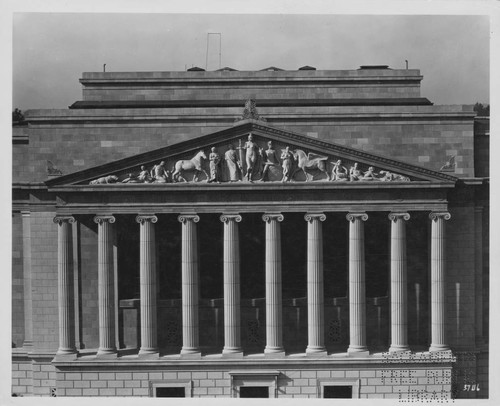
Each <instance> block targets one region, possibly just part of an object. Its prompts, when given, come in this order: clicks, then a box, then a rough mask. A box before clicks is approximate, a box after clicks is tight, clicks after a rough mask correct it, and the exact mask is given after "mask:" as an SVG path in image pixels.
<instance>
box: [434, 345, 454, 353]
mask: <svg viewBox="0 0 500 406" xmlns="http://www.w3.org/2000/svg"><path fill="white" fill-rule="evenodd" d="M438 351H450V352H451V349H450V347H449V346H448V345H446V344H431V346H430V348H429V352H438Z"/></svg>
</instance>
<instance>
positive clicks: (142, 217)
mask: <svg viewBox="0 0 500 406" xmlns="http://www.w3.org/2000/svg"><path fill="white" fill-rule="evenodd" d="M135 221H136V222H137V223H139V224H144V223H145V222H146V221H150V222H151V223H156V222H157V221H158V217H156V216H155V215H154V214H139V215H137V216H136V218H135Z"/></svg>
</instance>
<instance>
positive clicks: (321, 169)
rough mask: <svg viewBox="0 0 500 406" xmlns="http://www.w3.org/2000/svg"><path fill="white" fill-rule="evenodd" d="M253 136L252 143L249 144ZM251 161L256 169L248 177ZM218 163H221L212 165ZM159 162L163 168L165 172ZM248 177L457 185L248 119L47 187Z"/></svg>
mask: <svg viewBox="0 0 500 406" xmlns="http://www.w3.org/2000/svg"><path fill="white" fill-rule="evenodd" d="M250 134H251V135H252V138H253V139H252V140H251V141H250V143H249V135H250ZM269 141H271V143H272V145H271V148H269V145H268V143H269ZM231 146H232V148H233V150H231ZM287 147H288V149H287ZM212 148H214V149H215V150H214V151H213V152H212ZM287 151H288V152H287ZM211 153H212V156H211ZM291 156H293V158H292V157H291ZM210 158H212V165H211V164H210V162H211V159H210ZM247 161H248V162H249V163H250V166H252V167H253V170H252V171H251V173H250V174H249V173H248V164H247ZM215 162H218V164H216V165H214V163H215ZM160 163H163V164H162V165H161V166H162V167H161V168H159V167H158V165H160ZM266 163H268V165H266ZM290 165H291V166H290ZM266 167H267V168H266ZM196 168H197V169H196ZM176 169H177V170H176ZM179 169H180V173H179ZM162 174H163V177H161V176H160V177H159V175H162ZM287 175H288V176H287ZM214 176H215V178H214V179H212V178H213V177H214ZM248 176H251V180H252V181H253V182H255V183H257V182H258V181H263V182H290V183H304V184H305V185H311V184H314V183H317V182H329V184H331V185H332V187H333V186H334V185H336V184H340V183H342V184H345V183H346V182H349V184H350V185H352V186H355V185H358V184H359V185H364V187H366V185H370V184H379V183H381V182H392V183H408V182H435V183H436V182H437V183H443V182H445V183H450V182H451V183H454V182H456V180H457V179H456V178H455V177H453V176H450V175H448V174H443V173H440V172H435V171H431V170H429V169H426V168H423V167H420V166H416V165H411V164H408V163H406V162H402V161H397V160H394V159H390V158H387V157H383V156H380V155H375V154H371V153H368V152H365V151H360V150H357V149H354V148H349V147H345V146H342V145H338V144H335V143H332V142H327V141H323V140H319V139H316V138H311V137H308V136H304V135H301V134H297V133H294V132H290V131H286V130H282V129H278V128H275V127H272V126H269V125H267V124H266V123H264V122H261V121H256V120H245V121H240V122H238V123H237V124H235V125H234V126H233V127H231V128H228V129H226V130H222V131H218V132H215V133H212V134H208V135H204V136H201V137H197V138H193V139H190V140H187V141H183V142H180V143H178V144H174V145H170V146H167V147H164V148H160V149H157V150H154V151H149V152H146V153H142V154H139V155H135V156H132V157H128V158H124V159H121V160H118V161H114V162H110V163H107V164H104V165H100V166H97V167H93V168H89V169H85V170H83V171H79V172H75V173H72V174H69V175H64V176H60V177H58V178H54V179H50V180H48V181H47V182H46V184H47V186H48V187H49V188H52V187H59V186H76V185H82V186H84V185H111V184H121V185H125V184H131V183H133V184H136V185H137V184H144V185H145V186H146V185H149V184H152V183H155V184H156V183H163V181H165V183H167V184H175V183H184V180H185V181H186V182H188V183H195V182H203V183H206V182H207V181H211V180H212V181H214V183H216V182H220V183H232V184H234V185H237V184H241V183H243V182H247V183H248V182H249V180H248ZM155 178H157V179H155ZM262 178H263V179H262ZM183 179H184V180H183ZM261 179H262V180H261Z"/></svg>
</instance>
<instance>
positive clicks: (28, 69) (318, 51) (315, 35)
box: [13, 13, 490, 110]
mask: <svg viewBox="0 0 500 406" xmlns="http://www.w3.org/2000/svg"><path fill="white" fill-rule="evenodd" d="M489 30H490V28H489V17H487V16H467V15H466V16H446V15H435V16H422V15H401V16H383V15H369V16H364V15H355V16H353V15H305V14H299V15H284V14H274V15H271V14H267V15H266V14H264V15H262V14H260V15H252V14H239V15H227V14H226V15H222V14H113V13H108V14H103V13H101V14H91V13H45V14H43V13H15V14H14V19H13V106H14V107H18V108H20V109H22V110H26V109H30V108H66V107H67V106H68V105H70V104H72V103H73V102H74V101H76V100H81V85H80V84H79V82H78V79H79V78H80V77H81V73H82V72H86V71H102V66H103V64H104V63H106V64H107V67H106V70H107V71H168V70H180V71H182V70H185V68H186V67H188V68H189V67H191V66H193V65H195V66H201V67H203V68H205V64H206V55H207V33H209V32H219V33H222V66H230V67H233V68H235V69H238V70H258V69H262V68H265V67H268V66H278V67H280V68H283V69H291V70H295V69H297V68H299V67H301V66H304V65H311V66H315V67H316V68H317V69H357V68H358V67H359V66H360V65H370V64H384V65H389V66H390V67H392V68H404V67H405V59H407V60H408V61H409V67H410V68H416V69H420V70H421V73H422V74H423V76H424V80H423V82H422V96H423V97H427V98H429V99H430V100H431V101H433V102H434V103H436V104H473V103H475V102H476V101H480V102H483V103H489V96H490V95H489V74H490V72H489V62H490V61H489ZM208 56H209V58H208V69H209V70H214V69H217V68H219V37H218V36H215V35H211V36H210V43H209V53H208Z"/></svg>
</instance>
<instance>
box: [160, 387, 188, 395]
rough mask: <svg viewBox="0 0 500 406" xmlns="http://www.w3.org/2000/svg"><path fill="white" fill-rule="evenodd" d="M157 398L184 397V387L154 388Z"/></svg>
mask: <svg viewBox="0 0 500 406" xmlns="http://www.w3.org/2000/svg"><path fill="white" fill-rule="evenodd" d="M156 397H157V398H185V397H186V389H185V388H183V387H168V388H156Z"/></svg>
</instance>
